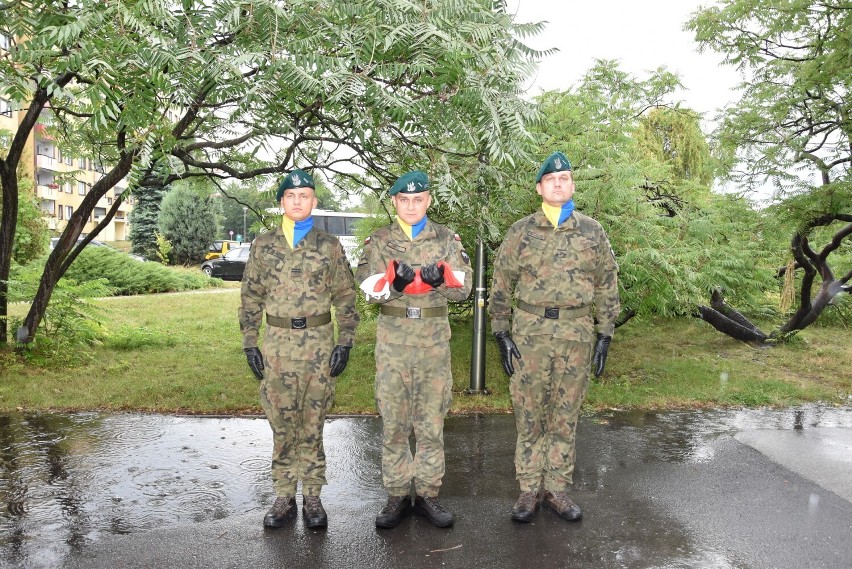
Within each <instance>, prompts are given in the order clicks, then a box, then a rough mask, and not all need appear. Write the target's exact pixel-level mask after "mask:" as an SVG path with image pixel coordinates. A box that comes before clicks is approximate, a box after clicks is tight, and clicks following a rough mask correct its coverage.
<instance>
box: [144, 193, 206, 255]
mask: <svg viewBox="0 0 852 569" xmlns="http://www.w3.org/2000/svg"><path fill="white" fill-rule="evenodd" d="M159 225H160V231H161V232H162V234H163V236H164V237H165V238H166V239H168V240H169V242H170V243H171V245H172V249H171V252H170V253H171V260H172V262H174V263H180V264H187V263H193V262H196V261H200V260H201V259H203V258H204V254H205V253H206V252H207V248H208V247H209V245H210V243H212V242H213V239H214V238H215V237H216V212H215V209H214V206H213V202H212V201H211V199H210V198H209V197H206V196H201V195H199V194H198V192H197V191H196V190H195V189H193V188H190V187H186V186H183V185H178V186H176V187H175V188H173V189H172V190H171V191H169V193H167V194H166V195H165V197H164V198H163V203H162V205H161V207H160V217H159ZM158 247H159V240H158Z"/></svg>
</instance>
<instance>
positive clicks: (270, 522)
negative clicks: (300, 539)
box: [263, 496, 296, 528]
mask: <svg viewBox="0 0 852 569" xmlns="http://www.w3.org/2000/svg"><path fill="white" fill-rule="evenodd" d="M295 517H296V498H295V497H293V498H291V497H290V496H279V497H277V498H275V503H274V504H272V507H271V508H270V509H269V511H268V512H266V516H264V518H263V525H265V526H266V527H268V528H280V527H283V526H286V525H287V524H288V523H289V522H291V521H293V519H294V518H295Z"/></svg>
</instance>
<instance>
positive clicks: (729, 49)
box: [687, 0, 852, 198]
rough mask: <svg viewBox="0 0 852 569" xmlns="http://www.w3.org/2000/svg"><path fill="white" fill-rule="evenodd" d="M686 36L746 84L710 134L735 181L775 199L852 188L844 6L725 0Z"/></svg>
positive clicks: (849, 23) (850, 13) (851, 25)
mask: <svg viewBox="0 0 852 569" xmlns="http://www.w3.org/2000/svg"><path fill="white" fill-rule="evenodd" d="M687 28H688V29H690V30H692V31H693V32H695V39H696V40H697V41H698V43H699V46H700V48H701V49H710V50H713V51H716V52H718V53H721V54H722V55H723V56H724V58H725V62H726V63H729V64H731V65H735V66H736V67H737V68H738V69H739V70H740V71H741V72H742V73H743V75H744V77H745V81H744V83H743V85H742V87H743V94H742V98H741V100H740V101H739V102H738V103H737V104H736V105H734V106H733V107H732V108H730V109H728V110H727V111H726V112H725V113H724V115H723V117H722V118H723V121H722V123H721V125H720V127H719V130H718V133H717V136H718V138H719V141H720V145H721V149H722V150H723V151H724V152H725V159H726V160H727V164H728V167H729V168H731V171H730V173H729V177H730V178H731V179H732V180H735V181H737V182H739V183H741V184H744V185H745V186H746V187H748V188H752V189H754V188H759V187H761V186H762V185H763V184H764V183H765V182H766V181H767V179H768V180H769V181H771V182H772V183H773V184H774V187H775V189H776V195H777V197H778V198H783V197H785V196H787V195H789V194H791V193H798V192H802V191H805V192H806V191H809V190H810V189H811V188H812V187H813V186H814V185H815V183H816V184H820V183H822V184H825V183H830V182H833V181H837V180H845V181H847V182H848V181H849V180H850V159H852V156H850V148H852V147H850V135H852V130H850V128H849V117H850V116H851V115H852V99H850V97H849V92H850V87H852V80H850V73H849V54H850V37H849V30H850V29H852V10H850V9H849V7H848V3H846V2H842V1H837V0H831V1H828V2H820V3H813V2H784V1H780V0H731V1H729V2H726V3H725V4H724V5H723V6H715V7H710V8H705V9H702V10H700V11H699V12H697V13H696V15H695V16H694V17H693V19H692V20H691V21H690V22H688V24H687ZM735 165H739V166H737V167H736V168H734V166H735Z"/></svg>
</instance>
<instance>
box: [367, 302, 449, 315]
mask: <svg viewBox="0 0 852 569" xmlns="http://www.w3.org/2000/svg"><path fill="white" fill-rule="evenodd" d="M381 312H382V314H384V315H386V316H396V317H398V318H439V317H441V316H444V317H446V316H447V307H446V306H435V307H432V308H417V307H416V306H407V307H403V306H387V305H384V304H383V305H382V309H381Z"/></svg>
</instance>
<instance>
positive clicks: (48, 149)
mask: <svg viewBox="0 0 852 569" xmlns="http://www.w3.org/2000/svg"><path fill="white" fill-rule="evenodd" d="M36 154H38V155H39V156H47V157H48V158H55V157H56V148H54V146H53V145H52V144H43V143H39V144H36Z"/></svg>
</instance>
